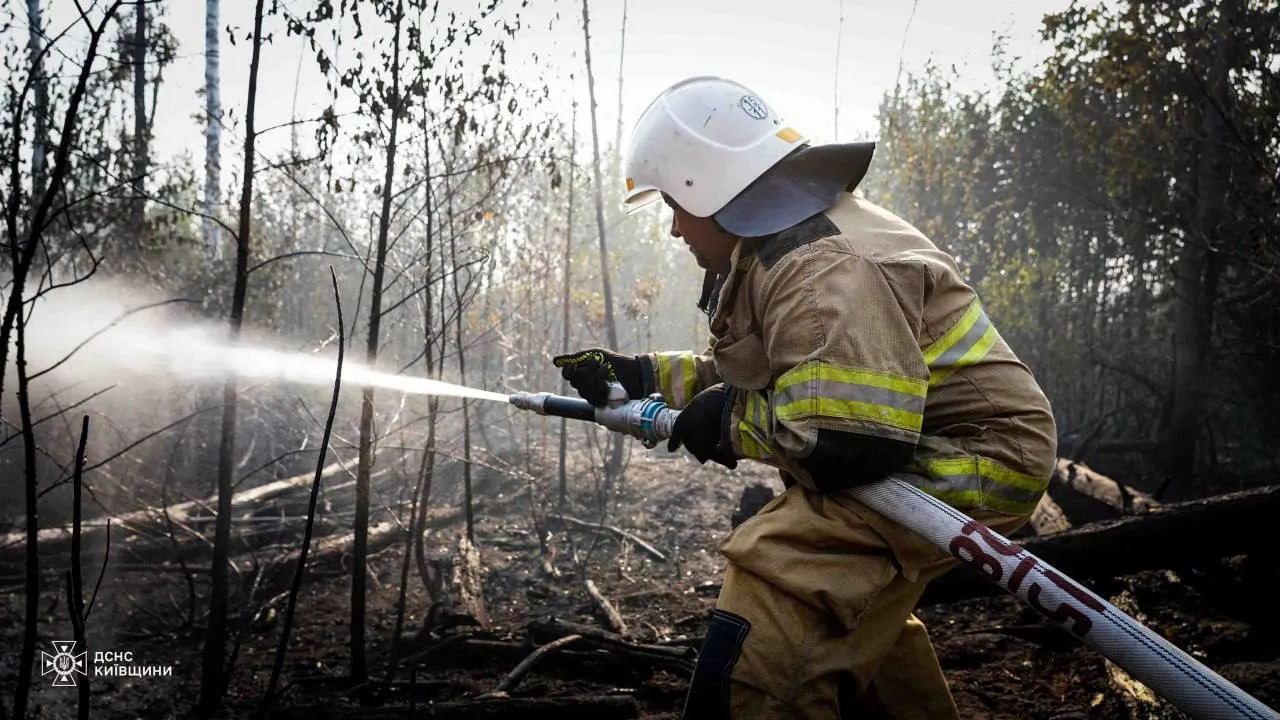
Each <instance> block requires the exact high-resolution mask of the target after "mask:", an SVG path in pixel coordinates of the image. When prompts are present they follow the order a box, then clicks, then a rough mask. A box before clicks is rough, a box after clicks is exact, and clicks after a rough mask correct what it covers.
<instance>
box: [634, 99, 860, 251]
mask: <svg viewBox="0 0 1280 720" xmlns="http://www.w3.org/2000/svg"><path fill="white" fill-rule="evenodd" d="M874 147H875V145H874V143H855V144H852V145H826V146H818V147H809V146H808V144H807V138H806V137H805V136H804V135H802V134H801V133H800V132H798V131H797V130H795V129H794V128H791V127H789V126H787V125H785V124H783V122H782V119H781V118H780V117H779V116H778V114H777V113H776V112H774V110H773V108H771V107H770V106H769V105H768V104H767V103H766V102H764V100H762V99H761V98H760V96H758V95H756V94H755V93H754V92H752V90H751V89H750V88H748V87H746V86H745V85H742V84H740V83H736V82H733V81H732V80H726V79H724V78H719V77H712V76H699V77H693V78H689V79H687V80H682V81H680V82H678V83H676V84H675V85H672V86H671V87H669V88H667V89H666V90H664V91H662V93H661V94H659V95H658V97H657V98H655V99H654V100H653V102H651V103H650V104H649V107H647V108H645V111H644V113H642V114H641V116H640V119H639V120H638V121H637V122H636V126H635V129H634V130H633V132H632V135H631V142H630V147H629V149H628V152H627V159H626V183H627V193H626V196H625V199H624V203H625V205H626V207H627V212H628V213H631V212H635V211H636V210H638V209H639V208H641V207H644V206H646V205H648V204H650V203H651V202H653V201H654V200H657V199H658V198H659V197H660V194H662V193H665V194H667V195H669V196H670V197H671V199H672V200H673V201H674V202H675V203H676V204H677V205H679V206H680V207H681V208H683V209H684V210H686V211H688V212H689V213H691V214H693V215H695V216H697V217H710V216H712V215H715V216H716V220H717V221H718V222H720V224H721V225H722V226H724V227H725V229H726V230H728V231H729V232H733V233H735V234H738V235H741V236H744V237H751V236H758V235H767V234H772V233H775V232H778V231H779V230H782V229H785V228H787V227H790V226H791V225H792V224H794V223H796V222H799V221H800V220H803V219H804V218H806V217H809V216H810V215H813V214H814V213H816V212H821V211H823V210H825V209H827V208H828V207H830V206H831V204H832V203H834V202H835V200H836V199H837V196H838V194H839V192H840V191H842V190H852V189H853V188H854V187H855V186H856V185H857V184H858V182H860V181H861V179H862V176H863V175H864V174H865V173H866V169H867V165H868V164H869V163H870V161H871V152H872V150H873V149H874ZM784 159H785V160H786V162H785V163H783V162H782V161H783V160H784ZM797 161H799V162H797ZM850 163H852V166H851V165H850ZM775 166H780V168H781V169H782V170H783V171H782V172H779V173H770V175H773V176H776V177H770V178H768V179H763V180H762V177H763V176H765V174H766V173H767V172H768V171H769V170H770V169H771V168H773V167H775ZM757 180H761V182H757ZM753 184H754V185H755V187H751V186H753ZM749 187H751V189H750V191H749V192H744V191H747V190H748V188H749ZM735 199H736V201H735ZM731 201H735V202H733V203H732V205H731Z"/></svg>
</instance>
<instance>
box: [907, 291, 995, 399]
mask: <svg viewBox="0 0 1280 720" xmlns="http://www.w3.org/2000/svg"><path fill="white" fill-rule="evenodd" d="M998 336H999V333H997V332H996V328H995V325H993V324H992V323H991V319H990V318H988V317H987V313H986V312H985V311H983V309H982V303H981V302H980V301H979V300H978V299H976V298H975V299H974V300H973V301H972V302H971V303H969V309H968V310H966V311H965V313H964V315H963V316H961V317H960V321H959V322H957V323H956V324H955V326H954V327H952V328H951V329H950V330H948V331H947V332H946V333H945V334H943V336H942V337H940V338H938V340H937V341H936V342H934V343H932V344H931V345H929V346H928V347H926V348H925V349H924V359H925V362H926V363H927V364H928V365H929V384H930V385H937V384H938V383H940V382H942V381H943V380H945V379H947V378H948V377H949V376H950V375H951V373H953V372H955V371H956V370H959V369H960V368H962V367H967V366H969V365H977V364H978V363H979V362H981V361H982V359H983V358H985V357H986V356H987V353H988V352H989V351H990V350H991V346H992V345H994V344H995V342H996V338H997V337H998Z"/></svg>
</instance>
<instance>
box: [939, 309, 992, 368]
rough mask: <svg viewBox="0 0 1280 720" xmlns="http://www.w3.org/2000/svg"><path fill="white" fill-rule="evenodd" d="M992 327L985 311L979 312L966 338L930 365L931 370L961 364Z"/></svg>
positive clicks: (961, 339)
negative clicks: (966, 354) (961, 359)
mask: <svg viewBox="0 0 1280 720" xmlns="http://www.w3.org/2000/svg"><path fill="white" fill-rule="evenodd" d="M990 327H991V319H990V318H988V317H987V313H986V311H985V310H979V311H978V318H977V319H976V320H975V321H974V323H973V327H971V328H969V332H967V333H965V334H964V337H962V338H960V339H959V340H957V341H956V344H955V345H952V346H951V347H950V348H947V351H946V352H944V353H942V354H941V355H939V356H938V359H937V360H934V361H933V362H932V363H930V365H929V367H930V369H934V368H947V367H951V366H952V365H955V364H956V363H957V362H959V360H960V358H962V357H964V356H965V353H967V352H969V351H970V350H972V349H973V346H975V345H977V344H978V341H979V340H981V339H982V336H983V335H986V334H987V330H988V329H989V328H990Z"/></svg>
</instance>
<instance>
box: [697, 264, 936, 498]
mask: <svg viewBox="0 0 1280 720" xmlns="http://www.w3.org/2000/svg"><path fill="white" fill-rule="evenodd" d="M931 285H932V275H931V273H930V271H929V268H928V267H927V266H926V265H925V264H924V263H923V262H920V261H914V260H910V259H906V260H892V259H888V260H887V259H879V258H877V259H869V258H864V257H861V256H858V255H855V254H852V253H849V252H847V251H844V250H839V249H830V248H825V249H824V248H818V247H815V246H808V247H805V248H801V249H798V250H796V251H794V252H792V253H789V254H788V255H787V256H785V257H784V258H783V259H782V260H781V261H780V262H778V264H777V265H775V266H774V267H773V268H772V269H771V270H770V271H769V273H768V274H767V275H766V277H765V280H764V281H763V284H762V286H761V288H760V293H759V296H758V297H757V299H756V308H757V314H758V317H759V323H760V331H761V334H762V340H763V343H764V350H765V355H766V357H767V359H768V363H769V370H770V377H771V378H772V379H773V382H772V384H771V386H770V387H769V388H767V389H765V390H755V391H744V390H737V391H735V393H734V397H733V403H732V409H731V410H730V411H729V412H727V413H726V418H725V427H724V428H723V430H724V433H725V435H724V439H723V440H724V442H726V443H729V444H731V445H732V446H733V449H734V450H735V451H736V452H737V453H738V454H739V456H742V457H753V458H756V459H760V460H764V461H766V462H769V463H770V464H774V465H777V466H778V467H780V468H781V469H782V470H784V471H786V472H788V473H789V474H791V475H792V476H793V477H795V478H796V479H797V480H798V481H799V482H801V483H802V484H806V485H808V486H810V487H813V488H816V489H819V490H838V489H842V488H844V487H850V486H852V485H856V484H861V483H864V482H871V481H874V480H878V479H880V478H881V477H883V476H884V475H886V474H888V473H890V472H893V471H895V470H897V469H900V468H901V467H902V466H903V465H905V464H906V463H907V462H908V461H909V460H910V459H911V456H912V454H913V452H914V449H915V446H916V444H917V442H918V441H919V438H920V432H921V429H922V424H923V419H924V407H925V400H926V395H927V392H928V388H929V370H928V367H927V365H926V363H925V359H924V356H923V353H922V352H921V350H920V342H919V337H920V325H921V321H922V320H921V319H922V317H923V310H924V303H925V298H926V297H927V296H928V294H929V292H930V287H931Z"/></svg>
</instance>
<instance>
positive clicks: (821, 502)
mask: <svg viewBox="0 0 1280 720" xmlns="http://www.w3.org/2000/svg"><path fill="white" fill-rule="evenodd" d="M971 515H972V516H973V517H975V518H976V519H978V520H981V521H982V522H984V523H986V524H987V525H988V526H990V527H991V528H992V529H993V530H996V531H997V532H1000V533H1003V534H1007V533H1010V532H1013V531H1014V530H1016V529H1017V528H1018V527H1019V526H1020V525H1022V524H1023V523H1024V522H1025V521H1026V517H1024V516H1013V515H1003V514H997V513H990V512H986V511H977V512H973V513H971ZM721 552H723V553H724V555H725V556H726V557H727V558H728V567H727V569H726V571H725V579H724V585H723V586H722V589H721V591H720V597H719V600H718V601H717V603H716V608H715V610H714V611H713V613H712V618H711V622H710V625H709V627H708V631H707V639H706V642H705V644H704V646H703V650H702V653H701V654H700V655H699V658H698V664H697V667H696V669H695V670H694V675H693V680H692V682H691V684H690V689H689V695H688V698H687V700H686V704H685V709H684V717H685V718H688V719H689V720H695V719H696V720H714V719H716V718H732V719H733V720H745V719H747V718H750V719H752V720H757V719H759V720H763V719H766V718H768V719H772V718H802V719H810V718H812V719H817V718H822V719H823V720H831V719H834V718H845V719H846V720H847V719H848V718H864V717H874V718H881V717H887V718H927V719H929V720H933V719H934V718H955V717H957V711H956V707H955V703H954V701H953V699H952V697H951V693H950V691H949V689H948V688H947V682H946V679H945V678H944V677H943V674H942V670H941V668H940V667H939V665H938V659H937V656H936V655H935V654H934V650H933V645H932V643H931V642H930V640H929V635H928V633H927V632H926V630H925V628H924V625H923V624H921V622H920V621H919V620H918V619H916V618H915V616H914V615H912V609H913V608H914V607H915V604H916V602H917V601H918V600H919V598H920V595H921V593H922V592H923V591H924V587H925V584H926V583H927V582H928V581H929V580H931V579H933V578H936V577H937V576H939V575H941V574H942V573H943V572H946V571H947V570H949V569H950V568H951V567H953V566H954V565H955V563H956V562H957V561H956V560H955V559H954V558H952V557H951V556H950V555H948V554H946V553H944V552H943V551H942V550H940V549H938V548H936V547H934V546H932V545H930V544H929V543H928V541H926V540H925V539H924V538H922V537H920V536H919V535H917V534H915V533H914V532H912V531H910V530H907V529H906V528H903V527H901V526H898V525H895V524H893V523H891V522H890V521H888V520H887V519H885V518H884V517H882V516H880V515H879V514H878V513H875V512H874V511H872V510H870V509H869V508H867V507H866V506H864V505H862V504H861V503H859V502H857V501H856V500H854V499H853V498H852V497H851V496H849V495H848V494H836V495H826V494H822V493H818V492H815V491H812V490H808V489H805V488H804V487H803V486H800V485H795V486H793V487H791V488H790V489H788V490H787V491H786V492H784V493H783V494H781V495H779V496H778V497H777V498H775V499H774V500H773V501H772V502H771V503H769V504H768V505H766V506H765V507H764V508H763V509H761V511H760V512H759V513H758V514H757V515H756V516H755V517H753V518H751V519H749V520H747V521H746V522H744V523H742V524H741V525H739V526H738V527H737V528H735V529H734V531H733V532H732V533H731V534H730V535H729V537H728V538H727V539H726V540H725V541H724V543H722V545H721Z"/></svg>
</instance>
